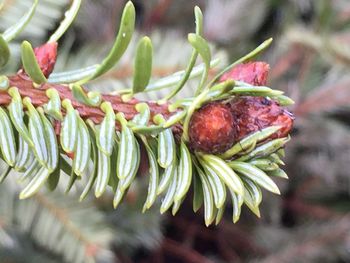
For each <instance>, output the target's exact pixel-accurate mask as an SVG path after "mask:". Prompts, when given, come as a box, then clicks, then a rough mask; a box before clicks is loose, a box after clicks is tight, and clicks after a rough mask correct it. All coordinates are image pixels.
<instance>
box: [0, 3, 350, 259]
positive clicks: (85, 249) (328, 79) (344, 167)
mask: <svg viewBox="0 0 350 263" xmlns="http://www.w3.org/2000/svg"><path fill="white" fill-rule="evenodd" d="M2 2H3V7H2V9H1V10H0V31H3V30H4V29H5V28H6V27H8V26H9V25H11V24H12V23H14V22H15V21H16V20H18V19H19V18H20V17H21V15H22V14H23V13H24V12H25V11H26V10H27V9H28V7H29V6H30V5H31V3H32V1H31V0H5V1H2ZM0 3H1V1H0ZM133 3H134V4H135V6H136V9H137V19H138V20H137V25H138V32H137V34H136V36H134V40H136V39H138V38H139V36H142V35H145V34H147V35H149V36H150V37H151V38H152V40H153V44H154V52H155V58H154V69H153V76H154V78H159V77H162V76H165V75H168V74H171V73H173V72H175V71H177V70H181V69H183V68H185V66H186V62H187V61H188V59H189V56H190V52H191V48H190V45H189V44H188V43H187V42H186V35H187V33H189V32H193V30H194V15H193V7H194V6H195V5H198V6H200V7H201V9H202V10H203V12H204V19H205V20H204V28H205V37H206V38H207V39H208V40H209V41H210V42H211V43H212V51H213V54H214V57H220V58H221V59H222V61H224V62H225V61H233V60H235V59H237V58H239V57H240V56H242V55H244V54H246V53H247V52H249V51H250V50H252V49H253V48H254V47H255V46H257V45H258V44H259V43H260V42H262V41H263V40H265V39H267V38H269V37H273V38H274V42H273V44H272V46H271V47H270V48H269V49H268V50H267V51H266V52H265V53H264V54H263V55H262V56H261V57H260V59H262V60H265V61H267V62H268V63H270V65H271V72H270V77H269V86H270V87H272V88H276V89H281V90H284V91H285V92H286V94H288V95H289V96H290V97H292V98H293V99H294V100H295V102H296V103H295V105H294V106H293V107H291V110H292V111H293V112H294V114H295V116H296V121H295V128H294V129H293V132H292V140H291V142H290V143H289V144H288V146H287V149H286V160H285V163H286V170H287V172H288V175H289V177H290V180H289V181H278V182H277V183H278V185H279V186H280V188H281V191H282V195H281V197H277V196H272V195H270V194H269V193H267V192H265V193H264V199H263V204H262V208H261V218H260V219H258V218H255V217H254V215H253V214H252V213H250V212H249V211H247V209H244V210H243V214H242V217H241V219H240V221H239V222H238V223H237V224H233V223H232V222H231V218H230V211H229V210H230V209H227V214H225V216H224V219H223V220H222V222H221V223H220V224H219V225H218V226H215V227H209V228H206V227H205V226H204V222H203V216H202V214H201V212H199V213H198V214H193V212H192V208H191V199H190V198H188V200H186V202H185V203H184V205H183V207H182V208H181V210H180V212H179V213H178V215H177V216H176V217H172V216H171V215H170V214H166V215H163V216H161V215H160V214H159V212H158V208H157V207H155V208H154V209H153V210H150V211H149V212H147V213H145V214H142V213H141V207H142V202H143V200H144V196H145V187H144V185H145V184H144V183H143V182H142V180H139V181H138V182H137V184H135V185H133V187H132V189H131V191H130V193H129V194H128V197H127V200H126V202H125V204H123V205H122V206H121V207H120V208H118V210H116V211H114V210H113V209H112V208H111V205H110V204H111V202H110V199H111V198H112V197H111V196H109V195H106V196H105V197H104V198H101V199H98V200H96V199H94V198H93V197H91V198H90V199H88V200H87V201H85V202H83V203H79V202H77V201H76V200H77V197H76V196H77V194H78V193H80V192H81V188H79V186H77V187H76V188H75V189H73V190H72V191H71V192H70V193H69V194H67V195H65V194H63V191H64V190H63V189H64V187H62V191H61V192H60V191H59V190H58V191H56V192H55V193H54V194H50V193H45V192H43V193H40V194H38V195H37V196H35V197H34V198H32V199H30V200H26V201H19V200H18V191H19V189H18V188H17V186H16V184H15V182H13V181H11V179H9V180H6V182H5V183H4V184H2V185H1V186H0V262H1V263H5V262H11V263H12V262H14V263H15V262H16V263H17V262H18V263H22V262H36V263H40V262H45V263H46V262H108V263H109V262H123V263H132V262H135V263H136V262H137V263H138V262H140V263H141V262H142V263H151V262H152V263H153V262H154V263H162V262H167V263H168V262H169V263H171V262H179V263H181V262H183V263H206V262H218V263H219V262H269V263H270V262H337V263H338V262H339V263H340V262H350V213H349V211H350V198H349V195H350V127H349V125H350V115H349V114H350V108H349V105H350V74H349V73H350V1H349V0H285V1H278V0H198V1H194V0H147V1H146V0H145V1H142V0H134V1H133ZM69 4H70V1H69V0H41V1H40V4H39V7H38V10H37V13H36V15H35V17H34V19H33V20H32V21H31V23H30V25H29V26H28V27H27V29H26V30H25V31H24V32H23V33H22V34H21V35H20V37H19V38H18V42H17V43H16V42H14V43H12V44H11V50H12V53H13V54H14V57H15V58H14V59H13V60H12V61H11V63H10V65H8V67H7V68H6V69H5V71H6V72H8V73H11V72H15V70H16V69H17V68H18V63H19V56H18V49H19V43H20V41H21V40H23V39H27V40H30V41H32V42H33V43H34V44H35V45H39V44H40V43H43V42H44V41H45V40H46V38H47V37H48V36H49V35H50V32H53V31H54V29H55V28H56V27H57V25H58V24H59V21H60V20H61V19H62V17H63V16H64V11H65V9H66V8H67V7H68V6H69ZM124 4H125V1H122V0H85V1H83V6H82V8H81V11H80V13H79V15H78V17H77V19H76V21H75V23H74V25H73V27H72V28H71V29H70V30H69V31H68V32H67V34H66V35H65V36H64V38H63V39H62V40H61V41H60V48H59V61H58V64H57V66H56V70H57V71H60V70H63V69H65V70H67V69H72V68H78V67H83V66H85V65H91V64H92V63H94V62H97V61H100V60H101V58H103V56H104V54H105V53H106V51H107V50H108V48H109V47H110V45H111V43H112V41H113V38H114V36H115V33H116V30H117V28H118V21H119V18H120V13H121V10H122V8H123V6H124ZM135 42H136V41H135ZM133 55H134V53H133V45H132V46H131V47H130V48H129V49H128V53H127V54H126V55H125V57H124V58H123V59H122V61H121V62H120V63H119V65H118V67H116V69H115V70H113V71H112V72H110V73H109V74H107V75H106V76H105V77H104V78H103V79H99V80H98V81H95V82H94V83H92V85H90V87H89V88H93V89H99V90H102V91H108V90H114V89H118V88H123V87H125V86H126V85H127V84H128V82H129V80H130V76H131V74H132V61H133V60H132V58H133ZM222 65H223V64H222ZM214 71H215V69H214ZM191 88H192V87H191V85H188V87H186V89H185V90H184V91H182V93H181V94H180V96H186V94H191V91H192V90H191ZM160 95H161V94H151V95H150V98H151V99H152V98H156V96H160ZM54 231H61V232H62V233H64V234H62V235H60V236H59V237H57V236H56V235H54V234H53V233H54Z"/></svg>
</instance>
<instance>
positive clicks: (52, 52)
mask: <svg viewBox="0 0 350 263" xmlns="http://www.w3.org/2000/svg"><path fill="white" fill-rule="evenodd" d="M34 53H35V57H36V60H37V61H38V64H39V66H40V69H41V71H42V72H43V74H44V76H45V77H48V76H49V75H50V74H51V72H52V71H53V68H54V66H55V63H56V58H57V42H50V43H45V44H44V45H42V46H40V47H36V48H35V49H34Z"/></svg>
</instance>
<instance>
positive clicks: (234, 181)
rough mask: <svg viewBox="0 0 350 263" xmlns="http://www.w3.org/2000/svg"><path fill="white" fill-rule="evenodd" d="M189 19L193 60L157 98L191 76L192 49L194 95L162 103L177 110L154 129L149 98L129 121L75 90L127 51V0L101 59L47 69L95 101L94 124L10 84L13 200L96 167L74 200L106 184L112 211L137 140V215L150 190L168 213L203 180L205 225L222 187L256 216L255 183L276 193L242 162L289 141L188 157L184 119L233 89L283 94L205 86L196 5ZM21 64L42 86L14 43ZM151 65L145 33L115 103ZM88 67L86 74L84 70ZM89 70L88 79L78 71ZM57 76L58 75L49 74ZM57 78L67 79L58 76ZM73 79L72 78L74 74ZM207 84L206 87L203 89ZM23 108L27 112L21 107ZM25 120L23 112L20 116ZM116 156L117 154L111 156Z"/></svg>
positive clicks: (132, 164) (128, 177) (204, 51)
mask: <svg viewBox="0 0 350 263" xmlns="http://www.w3.org/2000/svg"><path fill="white" fill-rule="evenodd" d="M79 4H80V2H79V1H76V2H74V3H73V5H72V11H70V13H69V14H68V15H67V16H66V18H65V21H64V22H63V23H62V24H61V27H60V28H59V29H58V31H57V32H59V33H57V36H56V35H55V34H56V33H55V34H54V36H53V38H54V39H56V38H58V37H59V36H60V35H61V34H62V32H61V30H63V29H61V28H64V29H66V28H67V24H70V23H71V21H72V20H73V19H74V17H75V15H76V10H75V7H77V6H78V5H79ZM195 15H196V22H197V28H196V34H189V35H188V41H189V43H190V44H191V45H192V46H193V54H192V56H191V61H190V63H189V66H188V67H187V69H186V71H185V72H184V73H182V76H181V78H180V82H179V83H180V84H178V85H177V83H176V82H175V81H174V80H173V79H172V78H175V77H176V79H177V78H178V76H179V75H180V73H176V74H174V75H173V77H165V78H164V79H165V80H163V84H162V85H163V86H169V85H171V84H170V83H174V84H176V86H175V89H174V92H173V93H171V95H170V96H167V97H166V98H165V99H163V102H168V99H169V98H171V97H173V95H175V94H176V93H177V92H178V91H179V90H180V89H181V88H182V87H183V86H184V84H185V82H186V81H187V80H188V79H189V78H190V76H191V73H192V69H193V66H194V62H195V61H196V58H197V55H198V54H199V55H200V57H201V58H202V60H203V62H204V67H202V69H201V70H200V71H199V72H200V74H201V79H200V81H199V84H198V85H197V92H196V95H195V96H194V97H192V98H188V99H186V100H180V101H175V102H174V103H173V104H170V106H169V108H171V109H172V110H174V109H177V108H180V109H181V110H182V111H181V112H180V113H178V114H177V115H174V116H173V117H172V118H170V119H169V120H167V121H165V119H164V116H161V115H156V116H154V118H153V121H154V123H155V124H156V125H150V124H149V123H150V120H149V118H150V114H149V109H148V106H147V104H140V105H138V106H137V107H136V109H137V110H138V111H139V114H138V115H136V116H135V118H134V119H133V120H130V121H127V120H126V119H125V117H124V114H123V113H121V112H119V113H118V114H115V112H114V109H113V107H112V105H111V103H110V102H106V101H105V102H102V101H101V95H100V94H99V93H97V92H94V93H92V92H88V93H87V94H85V91H84V90H83V89H82V87H81V86H80V85H81V84H82V83H86V82H87V81H90V80H92V79H94V78H97V77H99V76H100V75H102V74H104V73H106V72H107V71H109V70H110V69H111V68H112V67H113V66H114V65H115V64H116V63H117V62H118V61H119V59H120V58H121V56H122V55H123V53H124V52H125V50H126V48H127V46H128V45H129V43H130V40H131V35H132V33H133V31H134V24H135V10H134V7H133V4H132V3H131V2H128V3H127V4H126V6H125V8H124V12H123V15H122V18H121V23H120V28H119V32H118V34H117V36H116V40H115V42H114V44H113V47H112V49H111V51H110V52H109V54H108V56H107V57H106V58H105V59H104V60H103V62H102V63H101V64H99V65H96V66H94V67H93V71H91V73H90V68H91V67H89V68H88V70H78V71H75V72H64V73H56V76H55V74H53V75H52V77H53V78H56V80H59V81H63V82H69V83H70V87H71V88H72V93H73V96H74V98H76V99H77V100H78V101H79V102H81V103H83V104H86V105H88V106H94V107H99V108H100V109H101V110H102V112H103V113H104V118H103V120H102V122H101V123H100V124H99V125H95V124H93V123H92V122H91V121H90V120H83V119H82V118H81V117H80V116H79V112H78V111H77V110H76V109H75V108H74V106H73V104H72V102H71V101H70V100H69V99H64V100H63V101H62V102H60V98H59V96H58V94H57V93H56V92H55V91H54V89H49V90H48V91H47V95H48V97H49V101H48V103H47V104H46V105H42V106H41V107H37V108H35V107H34V106H33V105H32V103H31V100H30V98H28V97H26V98H24V99H23V100H22V98H21V96H20V94H19V93H18V89H17V88H16V87H13V88H10V89H9V90H8V91H9V94H10V95H11V97H12V101H11V103H10V105H9V113H7V112H6V111H5V110H2V118H1V124H2V128H3V129H2V130H1V131H2V134H1V135H2V136H1V139H2V141H3V143H2V145H1V150H2V153H3V159H4V160H5V161H6V163H7V164H8V165H9V166H11V167H17V168H18V169H17V170H18V171H20V172H24V171H25V170H26V171H25V172H24V173H23V176H22V180H23V181H25V182H26V183H27V185H26V187H25V188H24V189H23V190H22V191H21V193H20V198H21V199H26V198H29V197H32V196H33V195H34V194H35V193H37V192H38V191H39V189H40V188H41V187H42V186H43V185H44V184H45V183H46V182H48V183H49V185H50V188H51V189H54V188H55V187H56V185H57V184H58V183H59V180H60V178H61V177H60V173H66V174H68V175H70V179H69V183H68V187H67V191H69V190H70V189H71V187H72V186H73V185H74V184H75V183H76V180H77V179H78V177H84V176H87V174H85V170H87V168H88V166H89V164H90V163H92V166H93V167H94V169H93V172H92V173H90V175H89V177H90V178H89V181H88V183H87V185H86V188H85V189H84V191H83V194H82V196H81V199H83V198H85V196H86V195H87V193H88V192H89V191H90V190H91V188H92V187H93V186H94V187H95V196H96V197H100V196H102V194H103V193H104V192H105V191H106V189H107V187H108V185H110V186H112V189H113V190H114V191H115V197H114V201H113V205H114V207H115V208H116V207H117V206H118V205H119V204H120V202H121V200H122V199H123V196H124V195H125V194H126V193H127V191H128V189H129V187H130V186H131V184H132V182H133V181H134V180H135V177H136V173H137V171H138V168H139V166H140V163H141V160H140V151H141V149H140V144H142V145H143V147H144V148H145V150H146V153H147V157H148V164H149V171H148V175H149V183H148V194H147V198H146V202H145V204H144V208H143V211H144V212H145V211H146V210H148V209H150V208H151V207H152V205H153V204H154V202H155V201H156V198H157V195H160V194H161V193H162V192H165V191H166V195H165V198H164V201H163V203H162V206H161V209H160V210H161V213H164V212H165V211H166V210H167V209H169V208H170V207H171V206H173V211H172V212H173V214H175V213H176V212H177V211H178V209H179V208H180V205H181V203H182V202H183V200H184V198H185V197H186V195H187V193H188V191H189V189H190V186H191V183H192V180H196V181H197V182H201V185H202V191H200V190H199V189H198V188H197V192H202V193H203V200H204V205H205V211H206V212H205V221H206V224H207V225H209V224H211V223H212V222H213V220H214V218H216V224H217V223H218V222H219V221H220V218H221V216H222V213H223V211H224V203H225V200H226V187H227V188H228V189H229V190H230V192H231V193H232V196H234V197H236V196H240V197H241V198H240V200H242V197H243V200H244V202H245V204H247V205H248V207H250V209H251V210H252V211H253V212H254V213H255V214H257V215H259V213H258V212H257V211H258V207H259V204H260V202H261V192H260V188H259V187H263V188H265V189H267V190H269V191H271V192H273V193H277V194H278V193H279V190H278V188H277V186H276V185H275V183H274V182H273V181H272V180H271V179H270V177H269V176H268V175H267V174H266V173H265V172H264V171H262V170H261V169H260V168H258V167H257V166H256V165H254V164H252V163H247V162H248V161H251V160H254V159H256V158H261V157H268V156H270V155H272V154H274V153H275V152H276V151H277V150H279V149H280V148H281V147H283V146H284V144H285V143H286V141H287V140H288V139H286V138H282V139H276V140H273V141H270V142H267V143H264V144H262V145H259V146H258V147H255V146H256V145H257V143H259V142H261V141H263V140H264V139H265V138H266V137H268V136H269V134H270V133H269V132H268V131H265V130H264V131H261V132H257V134H254V135H251V136H249V137H248V138H245V139H243V141H242V142H239V145H240V147H236V146H234V147H233V149H230V150H229V151H228V153H225V154H223V155H222V156H221V157H220V156H215V155H205V154H202V153H196V154H191V153H190V152H189V149H188V147H187V145H186V143H187V141H188V125H189V120H190V118H191V116H192V114H193V113H194V111H195V110H196V109H197V108H199V107H200V106H201V105H203V104H204V103H206V102H207V101H214V100H219V99H222V98H225V97H228V96H235V95H241V94H249V95H251V96H261V95H262V94H263V95H264V96H270V97H273V98H275V99H276V100H278V98H279V97H278V96H280V95H281V94H282V92H280V91H276V90H272V89H270V88H267V87H265V88H264V87H262V88H261V87H254V86H251V85H248V84H246V83H241V82H238V83H237V84H236V83H235V82H234V81H227V82H224V83H222V84H218V85H214V86H213V85H212V84H213V83H214V82H215V81H216V80H217V78H218V77H219V76H220V75H217V76H216V77H214V79H212V80H210V81H208V72H209V69H210V67H211V63H210V61H211V51H210V47H209V45H208V43H207V41H206V40H205V39H204V38H203V37H202V36H201V35H200V34H201V32H202V25H201V23H202V15H201V12H200V10H199V9H198V8H197V7H196V8H195ZM21 29H22V28H21ZM270 43H271V40H268V41H266V42H264V43H263V44H261V45H260V46H259V47H258V48H257V49H255V50H254V51H252V52H250V53H249V54H248V55H246V56H244V57H243V58H242V59H239V60H238V61H237V62H235V63H233V64H231V65H230V66H229V67H227V68H226V69H224V70H223V71H222V72H221V73H220V74H223V73H224V72H225V71H227V70H229V69H230V68H232V67H233V66H234V65H236V64H237V63H241V62H243V61H245V60H247V59H251V58H252V57H254V56H256V55H257V54H258V53H260V52H261V51H262V50H264V49H265V48H266V47H267V46H268V45H269V44H270ZM22 61H23V65H24V69H25V71H26V72H27V74H28V75H29V77H30V78H31V79H32V80H33V82H35V83H39V84H40V83H43V82H46V78H45V77H44V76H43V73H42V72H41V70H40V67H39V65H38V64H37V61H36V58H35V55H34V52H33V49H32V48H31V45H30V44H29V42H23V44H22ZM151 67H152V46H151V42H150V40H149V38H147V37H145V38H143V39H141V41H140V42H139V44H138V47H137V51H136V59H135V72H134V81H133V88H132V89H130V90H127V91H122V93H124V96H123V97H122V99H123V100H128V97H126V96H125V95H126V94H128V96H129V95H130V94H133V93H136V92H142V91H144V92H148V91H149V90H148V89H147V87H148V83H149V80H150V74H151ZM87 71H88V72H89V75H88V74H86V72H87ZM76 72H79V74H76ZM87 75H88V77H86V76H87ZM57 76H59V77H58V78H57ZM63 76H66V77H67V78H66V79H64V77H63ZM72 76H73V77H72ZM76 77H79V78H78V79H75V78H76ZM72 79H74V82H71V80H72ZM51 80H52V79H51ZM49 81H50V79H49ZM164 81H165V83H166V85H164ZM206 83H208V84H207V85H206ZM153 85H154V84H153ZM160 88H162V86H160V87H157V89H160ZM153 89H154V88H153ZM101 102H102V103H101ZM61 105H62V108H63V109H64V110H65V113H64V114H65V116H64V117H63V122H62V129H61V130H60V142H59V144H58V143H57V140H56V136H55V134H54V128H53V119H58V120H62V116H63V112H61ZM23 106H25V109H26V110H24V109H23ZM8 114H9V116H8ZM25 116H28V122H27V121H26V117H25ZM10 119H11V121H12V124H11V123H10ZM116 122H117V123H118V124H119V125H120V127H121V130H120V132H117V133H116V132H115V123H116ZM177 123H182V124H183V129H184V131H183V135H182V139H181V142H180V143H179V145H177V144H175V143H174V138H173V135H172V132H171V130H170V128H171V126H173V125H175V124H177ZM12 125H13V127H14V129H13V128H12ZM269 129H272V130H275V129H274V127H270V128H267V130H269ZM14 137H16V140H14V139H11V138H14ZM17 140H18V141H20V142H21V148H20V151H19V152H18V153H17V154H16V152H15V148H16V146H15V145H14V144H8V143H7V142H9V141H13V142H14V141H17ZM153 146H154V147H153ZM65 154H68V155H70V154H73V156H74V158H73V160H72V162H70V161H69V162H68V163H67V161H66V160H65V159H64V157H63V156H64V155H65ZM116 157H117V159H115V158H116ZM227 157H229V158H232V157H236V158H238V157H239V158H238V159H237V161H233V162H230V161H228V160H226V159H225V158H227ZM29 159H31V160H33V159H34V160H33V161H32V162H26V161H23V160H29ZM193 163H196V164H197V165H196V169H193ZM269 169H270V170H273V169H274V170H277V169H279V163H278V160H277V161H271V165H270V166H269ZM60 170H61V171H60ZM163 170H164V174H163V176H162V178H161V179H160V176H159V175H160V173H161V172H162V171H163ZM198 176H199V177H200V178H198ZM4 177H5V176H4ZM206 177H208V179H206ZM197 186H198V185H197ZM258 186H259V187H258ZM198 194H199V193H198ZM213 202H214V204H215V207H214V206H213ZM235 204H236V205H237V206H239V207H237V208H235V210H234V216H233V217H234V221H237V220H238V215H239V213H238V212H237V211H239V210H240V206H241V205H242V203H241V202H240V201H239V202H235ZM199 205H200V204H199V202H196V204H195V208H194V209H195V210H198V207H199Z"/></svg>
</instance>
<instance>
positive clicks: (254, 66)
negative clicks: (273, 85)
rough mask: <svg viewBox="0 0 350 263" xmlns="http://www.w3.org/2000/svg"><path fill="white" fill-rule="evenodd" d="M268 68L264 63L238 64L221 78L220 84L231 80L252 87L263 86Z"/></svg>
mask: <svg viewBox="0 0 350 263" xmlns="http://www.w3.org/2000/svg"><path fill="white" fill-rule="evenodd" d="M269 70H270V66H269V64H267V63H265V62H249V63H245V64H240V65H237V66H236V67H234V68H233V69H231V70H230V71H228V72H226V73H225V74H224V75H222V76H221V78H220V82H222V81H225V80H228V79H233V80H239V81H244V82H246V83H248V84H251V85H254V86H265V85H266V83H267V77H268V74H269Z"/></svg>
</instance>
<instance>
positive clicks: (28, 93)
mask: <svg viewBox="0 0 350 263" xmlns="http://www.w3.org/2000/svg"><path fill="white" fill-rule="evenodd" d="M9 80H10V86H11V87H17V88H18V91H19V93H20V95H21V97H22V98H24V97H29V98H30V99H31V102H32V104H33V105H34V106H35V107H39V106H43V105H44V104H46V103H47V102H48V100H49V98H48V97H47V96H46V90H47V89H49V88H55V89H56V90H57V91H58V93H59V95H60V98H61V100H64V99H69V100H71V102H72V105H73V107H74V108H75V109H76V110H77V111H78V112H79V115H80V116H81V117H82V118H84V119H87V118H89V119H90V120H92V121H93V122H94V123H96V124H98V123H100V122H101V121H102V119H103V117H104V115H105V114H104V112H103V111H102V110H101V109H100V108H99V107H92V106H88V105H85V104H83V103H80V102H79V101H77V100H76V99H75V98H74V97H73V94H72V92H71V90H70V89H69V87H68V86H67V85H58V84H48V83H45V84H42V85H40V86H39V87H36V88H34V84H33V82H32V81H31V80H30V79H29V78H28V76H26V75H25V74H23V73H21V72H20V73H19V74H17V75H15V76H11V77H9ZM11 99H12V98H11V96H10V95H9V94H8V93H7V92H6V91H0V105H1V106H8V105H9V104H10V102H11ZM102 99H103V101H107V102H110V103H111V104H112V107H113V109H114V111H115V112H122V113H124V115H125V118H126V119H127V120H130V119H132V118H133V117H134V116H135V115H136V114H138V112H137V111H136V109H135V105H136V104H137V103H140V102H141V101H139V100H137V99H135V98H133V99H131V100H130V101H128V102H124V101H122V99H121V97H120V96H118V95H107V94H105V95H102ZM145 103H147V104H148V105H149V107H150V111H151V117H153V116H154V115H156V114H162V115H163V116H164V118H165V119H167V118H169V117H170V116H171V115H172V114H173V113H171V112H169V111H168V105H167V104H164V105H158V104H157V103H155V102H148V101H145ZM63 114H64V112H63ZM116 128H117V129H118V126H117V127H116ZM180 130H181V128H180V129H179V127H178V126H175V127H174V128H173V131H174V133H178V132H181V131H180Z"/></svg>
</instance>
